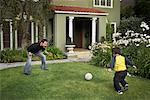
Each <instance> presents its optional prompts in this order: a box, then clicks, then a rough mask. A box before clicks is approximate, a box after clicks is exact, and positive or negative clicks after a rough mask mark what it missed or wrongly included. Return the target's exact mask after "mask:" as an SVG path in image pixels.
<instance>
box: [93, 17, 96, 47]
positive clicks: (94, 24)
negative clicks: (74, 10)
mask: <svg viewBox="0 0 150 100" xmlns="http://www.w3.org/2000/svg"><path fill="white" fill-rule="evenodd" d="M96 19H97V18H96V17H93V18H92V45H93V44H94V43H95V42H96Z"/></svg>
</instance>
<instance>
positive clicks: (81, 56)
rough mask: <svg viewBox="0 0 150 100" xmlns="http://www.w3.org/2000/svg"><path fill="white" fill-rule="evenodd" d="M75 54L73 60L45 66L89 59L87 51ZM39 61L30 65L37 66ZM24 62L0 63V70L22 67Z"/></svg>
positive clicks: (64, 60)
mask: <svg viewBox="0 0 150 100" xmlns="http://www.w3.org/2000/svg"><path fill="white" fill-rule="evenodd" d="M75 53H76V54H77V56H78V57H77V58H73V59H59V60H48V61H47V64H50V63H63V62H79V61H89V60H90V59H91V53H90V51H89V50H85V49H82V50H75ZM39 64H41V61H32V65H39ZM24 65H25V62H15V63H0V70H2V69H7V68H12V67H19V66H24Z"/></svg>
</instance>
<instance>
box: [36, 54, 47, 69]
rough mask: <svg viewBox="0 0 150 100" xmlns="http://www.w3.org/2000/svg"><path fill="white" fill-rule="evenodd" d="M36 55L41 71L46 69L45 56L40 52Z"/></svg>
mask: <svg viewBox="0 0 150 100" xmlns="http://www.w3.org/2000/svg"><path fill="white" fill-rule="evenodd" d="M36 55H37V56H39V57H40V58H41V62H42V64H41V69H42V70H45V69H47V68H46V66H45V65H46V56H45V55H44V54H43V53H42V52H38V53H36Z"/></svg>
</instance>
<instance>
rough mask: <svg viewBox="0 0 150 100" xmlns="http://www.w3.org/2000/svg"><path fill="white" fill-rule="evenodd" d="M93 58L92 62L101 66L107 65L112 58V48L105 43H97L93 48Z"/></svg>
mask: <svg viewBox="0 0 150 100" xmlns="http://www.w3.org/2000/svg"><path fill="white" fill-rule="evenodd" d="M92 54H93V56H92V59H91V61H90V63H91V64H92V65H95V66H99V67H107V65H108V64H109V62H110V60H111V55H112V53H111V49H110V48H109V47H106V46H105V45H104V46H103V44H97V45H95V46H94V48H93V50H92Z"/></svg>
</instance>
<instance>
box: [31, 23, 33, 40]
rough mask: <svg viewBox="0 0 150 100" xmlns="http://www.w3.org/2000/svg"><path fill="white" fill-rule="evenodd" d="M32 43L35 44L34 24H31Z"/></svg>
mask: <svg viewBox="0 0 150 100" xmlns="http://www.w3.org/2000/svg"><path fill="white" fill-rule="evenodd" d="M31 43H34V22H31Z"/></svg>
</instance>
